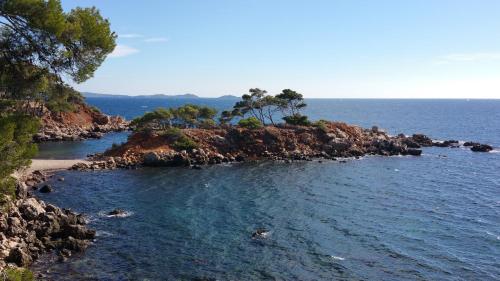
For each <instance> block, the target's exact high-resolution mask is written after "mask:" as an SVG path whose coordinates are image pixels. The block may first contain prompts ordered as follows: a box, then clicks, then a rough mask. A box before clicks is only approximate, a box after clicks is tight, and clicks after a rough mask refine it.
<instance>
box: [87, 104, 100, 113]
mask: <svg viewBox="0 0 500 281" xmlns="http://www.w3.org/2000/svg"><path fill="white" fill-rule="evenodd" d="M89 108H90V111H93V112H95V113H101V110H100V109H99V108H98V107H97V106H94V105H91V106H89Z"/></svg>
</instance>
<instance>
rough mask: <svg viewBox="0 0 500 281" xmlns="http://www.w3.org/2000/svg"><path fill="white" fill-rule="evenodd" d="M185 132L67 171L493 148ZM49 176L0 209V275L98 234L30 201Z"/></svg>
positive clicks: (63, 254)
mask: <svg viewBox="0 0 500 281" xmlns="http://www.w3.org/2000/svg"><path fill="white" fill-rule="evenodd" d="M120 126H121V125H120ZM61 131H63V130H61ZM79 132H81V131H79ZM182 134H184V135H185V136H187V137H188V138H189V139H190V140H192V141H193V142H194V143H196V145H197V147H196V148H193V149H179V148H178V147H175V145H174V141H175V140H173V139H172V138H171V137H170V136H168V135H165V134H162V133H151V132H136V133H134V134H132V136H131V137H130V138H129V140H128V142H127V143H125V144H123V145H121V146H118V147H114V148H112V149H110V150H108V151H106V152H105V153H103V154H96V155H94V156H92V157H91V158H90V159H89V160H90V161H84V162H81V163H77V164H74V165H73V166H72V167H71V168H70V169H71V170H105V169H117V168H120V169H131V168H137V167H140V166H184V167H191V168H193V169H200V168H201V166H202V165H210V164H220V163H231V162H244V161H254V160H277V161H287V162H289V161H309V160H312V159H330V160H337V159H338V158H346V157H356V158H358V157H361V156H365V155H382V156H393V155H408V156H420V155H421V154H422V148H423V147H431V146H435V147H450V148H456V147H460V146H463V147H470V149H471V150H472V151H478V152H488V151H490V150H492V147H491V146H489V145H485V144H480V143H475V142H465V143H460V142H458V141H456V140H447V141H435V140H432V139H431V138H429V137H428V136H426V135H423V134H414V135H412V136H405V135H403V134H400V135H397V136H390V135H388V134H387V133H385V132H384V131H381V130H379V129H378V128H376V127H373V128H371V129H363V128H361V127H358V126H352V125H347V124H345V123H339V122H328V123H326V124H325V126H324V127H322V128H317V127H303V126H286V125H283V126H267V127H264V128H260V129H245V128H241V127H227V128H214V129H183V130H182ZM49 177H50V175H47V174H45V173H43V172H40V171H33V172H29V173H25V175H22V176H20V177H19V178H18V184H17V192H16V193H17V194H16V195H17V199H16V200H14V201H11V202H9V203H7V205H6V209H5V211H3V212H2V213H0V271H1V270H2V269H3V268H5V267H6V266H19V267H27V266H29V265H30V264H31V263H32V262H33V261H34V260H36V259H37V258H39V257H40V256H41V255H42V254H43V253H47V252H53V253H56V254H57V255H58V256H59V259H60V260H65V259H67V258H68V257H69V256H71V255H72V253H73V252H81V251H83V250H84V249H85V248H86V247H87V246H88V245H89V244H91V243H92V241H93V239H94V238H95V231H94V230H91V229H88V228H87V227H86V226H85V225H86V220H85V217H84V216H83V215H81V214H77V213H74V212H72V211H70V210H66V209H60V208H58V207H56V206H53V205H51V204H46V203H44V202H43V201H41V200H39V199H37V198H35V197H34V196H33V191H34V190H36V189H39V192H42V191H44V192H45V191H46V192H50V186H44V185H43V183H44V182H45V181H47V179H48V178H49Z"/></svg>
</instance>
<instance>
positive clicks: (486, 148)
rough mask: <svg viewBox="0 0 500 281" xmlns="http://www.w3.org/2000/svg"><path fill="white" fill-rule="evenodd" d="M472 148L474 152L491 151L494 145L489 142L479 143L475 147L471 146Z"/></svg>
mask: <svg viewBox="0 0 500 281" xmlns="http://www.w3.org/2000/svg"><path fill="white" fill-rule="evenodd" d="M470 150H472V151H474V152H489V151H492V150H493V147H491V146H490V145H487V144H478V145H474V146H473V147H471V149H470Z"/></svg>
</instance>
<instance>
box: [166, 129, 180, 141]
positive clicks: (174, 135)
mask: <svg viewBox="0 0 500 281" xmlns="http://www.w3.org/2000/svg"><path fill="white" fill-rule="evenodd" d="M161 135H162V136H164V137H166V138H167V139H168V140H170V141H176V140H178V139H179V138H181V137H182V136H183V135H184V134H183V133H182V131H181V129H179V128H175V127H172V128H168V129H166V130H165V131H162V132H161Z"/></svg>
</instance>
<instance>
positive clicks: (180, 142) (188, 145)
mask: <svg viewBox="0 0 500 281" xmlns="http://www.w3.org/2000/svg"><path fill="white" fill-rule="evenodd" d="M172 147H173V148H174V149H176V150H193V149H195V148H198V144H197V143H196V142H195V141H194V140H192V139H190V138H189V137H187V136H186V135H182V136H181V137H180V138H178V139H177V140H176V141H175V142H174V143H173V144H172Z"/></svg>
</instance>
